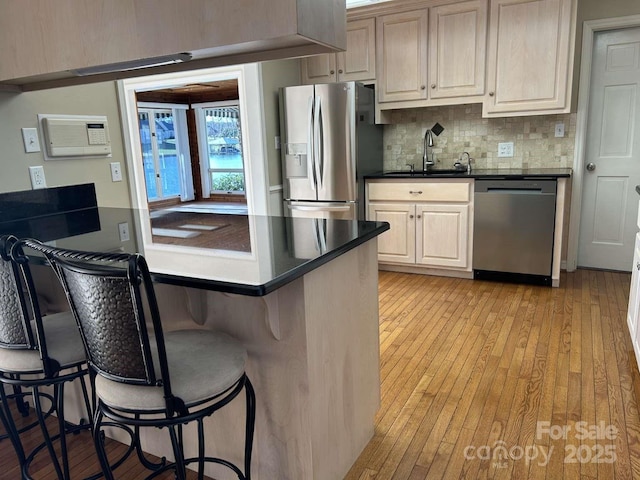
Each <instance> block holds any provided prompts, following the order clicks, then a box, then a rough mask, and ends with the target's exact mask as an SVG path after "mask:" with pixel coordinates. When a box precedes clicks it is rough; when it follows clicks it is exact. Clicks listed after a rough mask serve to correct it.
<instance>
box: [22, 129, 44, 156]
mask: <svg viewBox="0 0 640 480" xmlns="http://www.w3.org/2000/svg"><path fill="white" fill-rule="evenodd" d="M22 141H23V142H24V151H25V153H33V152H39V151H40V141H39V140H38V129H36V128H23V129H22Z"/></svg>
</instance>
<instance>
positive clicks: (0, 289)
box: [0, 235, 91, 479]
mask: <svg viewBox="0 0 640 480" xmlns="http://www.w3.org/2000/svg"><path fill="white" fill-rule="evenodd" d="M16 242H17V239H16V238H15V237H13V236H7V235H5V236H2V237H0V257H1V260H0V299H1V300H0V422H1V423H2V424H3V426H4V428H5V430H6V431H7V435H8V436H9V438H10V440H11V443H12V445H13V447H14V450H15V452H16V455H17V457H18V462H19V464H20V468H21V477H22V478H23V479H30V478H31V477H30V476H29V465H30V464H31V462H32V461H33V459H34V458H35V456H36V455H37V454H38V453H39V452H40V451H42V450H43V449H45V448H46V449H47V450H48V453H49V456H50V458H51V462H52V464H53V467H54V470H55V472H56V475H57V477H58V479H69V478H70V476H69V461H68V455H67V442H66V434H68V433H70V432H73V431H78V430H79V429H87V428H89V427H90V424H89V423H87V424H82V423H81V424H80V425H71V424H69V423H68V422H66V421H65V417H64V403H63V400H64V387H65V384H66V383H68V382H72V381H74V380H76V379H78V380H79V381H80V384H81V387H82V394H83V400H84V406H85V408H86V410H87V415H88V416H87V418H90V415H91V408H90V405H89V397H88V394H87V389H86V385H85V383H84V381H83V377H84V376H85V375H86V374H87V373H88V369H87V362H86V355H85V352H84V348H83V345H82V340H81V337H80V333H79V332H78V328H77V326H76V323H75V320H74V318H73V315H72V313H71V312H63V313H57V314H53V315H47V316H45V317H42V316H41V315H40V308H39V305H38V299H37V295H36V292H35V287H34V283H33V278H32V276H31V271H30V269H29V266H28V264H21V265H20V264H18V263H17V262H15V261H13V260H12V259H11V257H10V255H9V252H10V251H11V249H12V248H13V247H14V246H15V244H16ZM5 385H10V386H12V387H13V392H14V393H13V394H11V395H7V393H6V392H5ZM44 387H52V388H53V393H52V394H49V393H47V392H45V391H42V389H43V388H44ZM26 395H30V396H31V398H32V399H33V404H34V409H35V412H36V417H37V421H36V422H33V423H31V424H30V425H27V426H26V427H24V428H22V429H18V428H17V427H16V423H15V421H14V418H13V415H12V413H11V411H10V409H9V399H10V397H13V398H15V400H16V402H17V405H18V410H19V411H20V413H22V414H23V415H25V414H26V413H27V411H26V410H25V408H26V407H27V405H26V403H25V402H24V399H23V397H24V396H26ZM43 399H47V400H48V402H49V403H50V405H49V408H48V409H44V408H43ZM52 412H55V414H56V415H57V417H58V431H57V433H56V434H54V435H51V434H50V433H49V429H48V428H47V426H46V424H45V421H46V419H47V417H49V415H50V414H51V413H52ZM36 425H39V426H40V428H41V431H42V435H43V439H44V441H43V443H42V444H40V445H38V446H37V447H36V448H35V449H34V450H33V451H31V452H29V453H27V452H25V448H24V446H23V443H22V442H21V440H20V433H21V432H23V431H24V430H26V429H28V428H32V427H34V426H36ZM56 441H58V442H59V443H60V456H59V457H58V455H56V452H55V449H54V442H56Z"/></svg>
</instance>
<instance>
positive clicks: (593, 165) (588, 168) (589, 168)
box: [587, 162, 596, 172]
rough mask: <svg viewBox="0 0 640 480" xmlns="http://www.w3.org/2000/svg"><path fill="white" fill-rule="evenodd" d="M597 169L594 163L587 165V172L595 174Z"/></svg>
mask: <svg viewBox="0 0 640 480" xmlns="http://www.w3.org/2000/svg"><path fill="white" fill-rule="evenodd" d="M595 169H596V164H595V163H593V162H589V163H587V170H588V171H589V172H593V171H594V170H595Z"/></svg>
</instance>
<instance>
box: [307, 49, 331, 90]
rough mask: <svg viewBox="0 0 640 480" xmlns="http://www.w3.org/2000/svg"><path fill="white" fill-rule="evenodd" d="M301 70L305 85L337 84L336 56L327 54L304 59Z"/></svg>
mask: <svg viewBox="0 0 640 480" xmlns="http://www.w3.org/2000/svg"><path fill="white" fill-rule="evenodd" d="M300 68H301V74H302V83H304V84H313V83H331V82H335V81H336V79H337V76H336V54H335V53H325V54H324V55H314V56H313V57H306V58H303V59H302V63H301V64H300Z"/></svg>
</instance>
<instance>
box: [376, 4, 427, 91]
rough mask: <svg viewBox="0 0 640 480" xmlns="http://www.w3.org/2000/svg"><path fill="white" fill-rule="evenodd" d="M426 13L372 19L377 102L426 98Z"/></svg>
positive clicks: (399, 14)
mask: <svg viewBox="0 0 640 480" xmlns="http://www.w3.org/2000/svg"><path fill="white" fill-rule="evenodd" d="M427 29H428V10H427V9H426V8H425V9H421V10H415V11H410V12H404V13H397V14H390V15H383V16H380V17H378V18H377V19H376V52H377V54H378V60H377V61H378V63H377V74H376V79H377V94H378V100H379V102H395V101H404V100H424V99H426V98H427V80H428V78H427V42H428V35H427V33H428V32H427Z"/></svg>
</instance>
